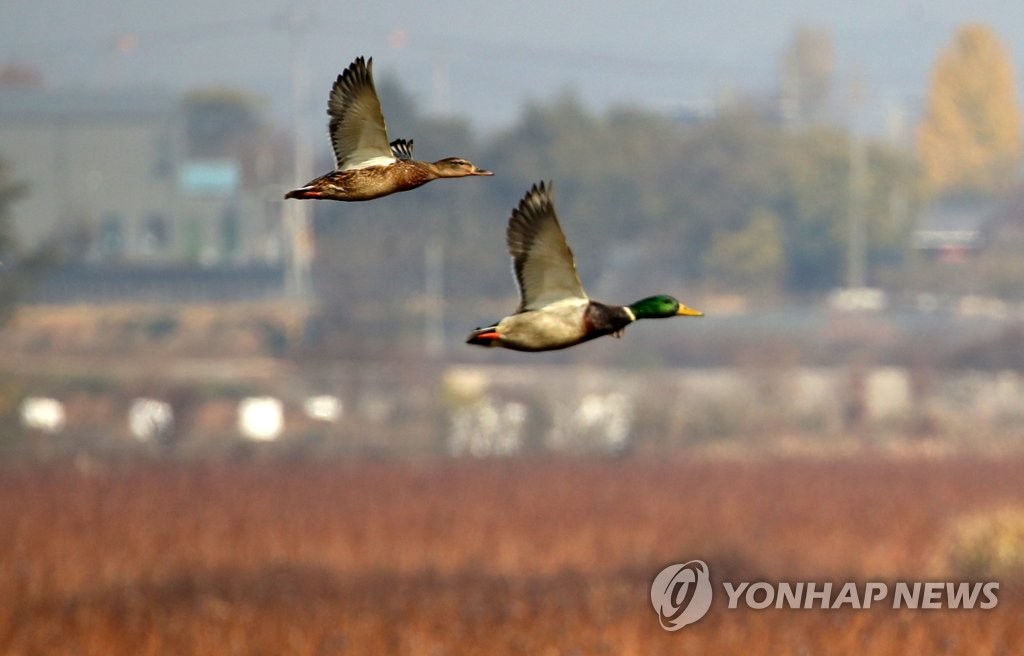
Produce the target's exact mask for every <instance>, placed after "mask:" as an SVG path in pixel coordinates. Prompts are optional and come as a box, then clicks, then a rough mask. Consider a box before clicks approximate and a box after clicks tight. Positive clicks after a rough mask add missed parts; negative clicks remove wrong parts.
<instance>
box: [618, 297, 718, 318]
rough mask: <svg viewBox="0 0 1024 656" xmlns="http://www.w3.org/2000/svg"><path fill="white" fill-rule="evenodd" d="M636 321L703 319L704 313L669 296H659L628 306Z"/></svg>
mask: <svg viewBox="0 0 1024 656" xmlns="http://www.w3.org/2000/svg"><path fill="white" fill-rule="evenodd" d="M629 309H630V310H631V311H632V312H633V316H635V317H636V318H637V319H667V318H668V317H676V316H683V317H703V316H704V313H703V312H701V311H700V310H694V309H693V308H691V307H686V306H685V305H683V304H682V303H680V302H679V301H677V300H676V299H674V298H672V297H671V296H668V295H665V294H660V295H658V296H649V297H647V298H645V299H641V300H639V301H637V302H636V303H633V304H632V305H630V306H629Z"/></svg>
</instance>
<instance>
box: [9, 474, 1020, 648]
mask: <svg viewBox="0 0 1024 656" xmlns="http://www.w3.org/2000/svg"><path fill="white" fill-rule="evenodd" d="M1022 472H1024V459H1022V458H1020V457H1015V458H1011V459H1004V460H1002V461H994V460H982V459H975V460H957V461H954V460H924V459H919V460H904V461H899V462H894V461H886V460H880V459H848V460H842V461H828V462H824V461H811V460H797V459H788V460H785V459H781V460H770V461H761V462H735V461H710V460H687V459H684V458H682V457H677V459H672V460H666V461H653V460H639V459H637V460H630V459H626V460H616V461H611V460H556V461H528V460H516V461H504V462H472V461H430V462H358V461H336V462H324V463H313V462H308V461H306V462H255V461H253V462H218V463H180V462H143V463H118V464H107V463H102V462H94V461H79V462H78V463H77V464H74V463H62V464H46V465H18V466H14V465H11V466H8V467H6V468H4V469H0V498H2V499H3V503H2V504H0V599H2V602H0V653H3V654H10V655H19V656H20V655H25V656H28V655H34V654H81V655H92V654H96V655H101V654H102V655H104V656H107V655H116V654H131V655H133V656H135V655H145V654H211V655H212V654H217V655H223V654H297V655H306V654H308V655H329V654H429V655H444V654H504V653H512V654H519V653H523V654H552V655H554V654H581V655H582V654H637V655H640V654H644V655H646V654H729V653H736V654H787V653H794V654H820V653H830V654H906V653H929V654H975V653H977V654H999V653H1007V654H1009V653H1017V650H1018V649H1019V648H1020V646H1021V645H1024V599H1022V595H1021V594H1020V593H1019V592H1018V590H1019V588H1018V587H1016V586H1015V585H1014V584H1013V582H1012V581H1002V587H1001V589H1000V592H999V604H998V606H997V607H996V608H995V609H992V610H978V609H974V610H907V609H902V610H892V609H891V608H886V607H884V606H882V607H874V608H872V609H870V610H851V609H849V608H847V609H845V610H827V611H826V610H778V609H772V608H769V609H766V610H751V609H739V610H729V609H727V608H726V599H725V598H724V595H721V594H718V590H719V589H720V588H719V589H716V598H715V601H714V604H713V606H712V608H711V611H710V612H709V613H708V615H707V616H706V617H704V619H702V620H701V621H699V622H698V623H696V624H693V625H691V626H688V627H685V628H684V629H682V630H681V631H679V632H676V633H668V632H665V631H663V630H662V629H661V628H660V627H659V625H658V619H657V616H656V615H655V612H654V610H653V609H652V607H651V605H650V600H649V591H650V585H651V581H652V580H653V577H654V575H655V574H656V573H657V572H658V571H659V570H660V569H661V568H662V567H664V566H665V565H667V564H670V563H674V562H684V561H686V560H690V559H693V558H701V559H703V560H705V561H707V562H708V564H709V566H710V568H711V571H712V579H713V580H715V579H728V580H733V581H739V580H749V581H783V580H790V581H796V580H817V581H836V582H840V583H841V582H844V581H860V582H863V581H875V580H880V581H900V580H902V581H914V580H920V581H927V580H958V579H957V577H956V576H954V575H950V574H949V573H948V572H943V571H942V570H941V563H938V561H937V560H936V554H937V553H938V552H937V549H939V546H940V544H941V542H942V536H943V535H944V534H945V532H946V531H947V529H948V526H949V525H950V522H951V521H954V520H955V518H957V517H959V516H961V515H963V514H965V513H970V512H976V511H979V510H986V509H991V508H998V507H1005V506H1008V505H1024V486H1021V484H1020V481H1021V474H1022ZM716 585H717V584H716Z"/></svg>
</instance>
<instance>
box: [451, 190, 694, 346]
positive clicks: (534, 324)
mask: <svg viewBox="0 0 1024 656" xmlns="http://www.w3.org/2000/svg"><path fill="white" fill-rule="evenodd" d="M551 192H552V190H551V183H548V185H547V186H545V185H544V183H543V182H541V183H539V184H535V185H533V187H532V188H531V189H530V191H529V192H527V194H526V195H525V196H524V197H523V199H522V200H521V201H519V207H518V208H516V209H515V210H512V217H511V218H509V220H508V230H507V231H506V233H505V237H506V242H507V244H508V252H509V254H510V255H511V256H512V265H513V269H514V270H515V274H516V282H517V283H518V284H519V298H520V301H519V308H518V309H517V310H516V313H515V314H513V315H511V316H508V317H505V318H504V319H502V320H501V321H499V322H498V323H497V324H496V325H494V326H488V327H487V328H477V329H476V330H474V331H473V332H472V333H471V334H470V335H469V339H467V340H466V342H467V343H469V344H479V345H480V346H501V347H504V348H507V349H513V350H515V351H554V350H556V349H563V348H567V347H569V346H574V345H576V344H579V343H580V342H585V341H587V340H591V339H594V338H595V337H601V336H602V335H615V336H616V337H619V336H621V334H622V331H623V330H624V329H625V328H626V326H628V325H629V324H631V323H633V322H634V321H636V320H638V319H661V318H667V317H674V316H679V315H682V316H687V317H700V316H703V313H702V312H700V311H698V310H694V309H693V308H688V307H686V306H685V305H683V304H681V303H680V302H679V301H677V300H676V299H674V298H672V297H671V296H665V295H660V296H650V297H648V298H645V299H643V300H640V301H637V302H636V303H633V304H632V305H605V304H604V303H600V302H598V301H592V300H590V298H589V297H588V296H587V293H586V292H585V291H583V285H582V284H581V283H580V278H579V276H578V275H577V274H576V263H575V262H574V261H573V257H572V251H570V250H569V245H568V244H567V243H566V241H565V234H563V233H562V228H561V227H560V226H559V225H558V217H557V216H555V206H554V203H553V202H552V200H551Z"/></svg>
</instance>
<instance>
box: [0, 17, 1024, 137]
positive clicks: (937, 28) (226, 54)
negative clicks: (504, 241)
mask: <svg viewBox="0 0 1024 656" xmlns="http://www.w3.org/2000/svg"><path fill="white" fill-rule="evenodd" d="M551 4H554V3H548V2H538V1H536V0H524V1H520V2H516V3H484V2H413V1H411V0H403V1H401V2H394V3H387V2H351V1H347V2H346V1H340V0H336V1H334V2H324V1H320V2H308V3H305V5H303V4H302V3H299V2H296V3H293V4H286V3H281V2H275V1H272V0H223V1H219V2H209V1H199V0H176V1H175V2H162V3H157V2H117V1H114V0H85V1H83V2H80V3H68V2H66V0H59V1H57V0H36V1H34V2H25V1H24V0H0V62H4V61H6V62H10V61H18V62H23V63H27V64H30V65H34V66H36V67H38V68H39V69H40V70H41V71H42V73H43V75H44V79H45V81H46V83H47V84H48V85H50V86H52V87H80V86H90V87H108V88H116V87H123V86H130V85H146V86H150V87H165V88H168V89H170V90H173V91H178V90H183V89H188V88H191V87H196V86H207V85H219V84H230V85H235V86H238V87H242V88H245V89H248V90H251V91H253V92H255V93H258V94H260V95H261V96H263V97H264V98H266V100H267V102H268V105H269V107H270V108H271V110H272V111H273V112H274V113H275V114H276V115H277V116H280V117H282V118H284V117H286V116H287V115H288V112H289V111H290V108H291V96H290V93H291V75H292V69H293V66H292V55H291V49H290V39H289V33H288V26H289V20H288V18H287V17H288V16H289V14H292V15H296V16H304V18H301V20H302V21H303V24H304V25H305V26H306V27H307V28H308V43H309V56H308V58H307V60H306V62H307V63H306V71H307V73H308V75H309V76H310V84H311V93H312V102H313V104H314V106H315V107H316V108H317V109H318V110H319V111H320V115H321V116H322V108H323V106H324V105H325V103H326V96H327V91H328V88H329V86H330V83H331V82H332V80H333V78H334V76H335V75H337V74H338V73H339V72H340V71H341V69H342V68H344V67H345V66H346V65H347V64H348V63H349V62H350V61H351V60H352V59H353V58H354V57H355V56H357V55H360V54H364V55H367V56H371V55H372V56H373V57H374V59H375V72H376V74H377V75H378V77H379V76H381V75H385V74H390V75H393V76H396V77H397V78H398V79H399V81H400V83H401V84H402V86H403V87H404V88H405V89H407V90H408V91H411V92H412V93H413V94H414V96H415V98H416V99H417V100H418V101H419V102H420V103H421V106H422V107H424V108H425V109H427V110H429V111H445V110H450V111H452V112H453V113H455V114H459V115H463V116H466V117H468V118H470V119H471V120H472V121H473V123H474V125H475V126H476V127H478V128H479V129H481V130H491V129H495V128H498V127H501V126H503V125H506V124H508V123H509V122H510V121H511V120H512V119H513V118H514V117H515V116H516V114H517V113H518V111H519V109H520V107H521V106H522V103H523V102H524V100H526V99H528V98H535V99H546V98H550V97H551V96H553V95H555V94H557V93H559V92H561V91H563V90H565V89H572V90H574V91H575V92H576V93H577V94H578V95H579V96H580V97H581V98H582V99H583V100H584V101H585V102H586V103H587V105H588V106H590V107H593V108H595V109H602V108H605V107H607V106H608V105H617V104H624V103H639V104H642V105H646V106H650V107H654V108H669V107H673V106H678V105H680V104H687V103H693V102H695V101H699V100H701V99H709V98H712V97H715V96H717V95H720V94H727V93H729V92H732V91H736V90H739V91H741V92H742V91H747V90H755V91H756V90H763V89H767V88H769V87H770V85H771V84H772V83H773V79H774V75H775V70H776V62H777V59H778V55H779V53H780V51H781V50H782V49H783V48H784V47H785V45H786V44H787V42H788V41H789V39H790V38H791V36H792V33H793V30H794V28H796V27H797V26H799V25H810V26H815V27H825V28H828V29H829V30H830V31H831V33H832V35H833V38H834V41H835V44H836V48H837V55H838V57H837V60H838V61H837V67H838V72H839V74H840V75H841V76H843V79H850V78H851V76H854V75H855V76H856V77H857V78H859V79H861V80H862V81H863V83H864V84H865V85H866V89H867V95H866V100H865V107H866V109H865V110H864V114H866V115H872V116H876V117H877V116H881V115H882V114H883V113H884V111H885V109H886V108H888V107H891V106H896V105H905V106H906V107H907V108H909V110H910V111H911V112H913V111H914V110H915V108H916V107H917V106H918V105H919V103H920V100H921V97H922V95H923V92H924V85H925V81H926V79H927V75H928V70H929V67H930V66H931V63H932V61H933V60H934V58H935V56H936V53H937V52H938V51H939V49H940V48H941V47H942V46H943V45H944V44H945V43H947V42H948V41H949V39H950V38H951V36H952V33H953V30H954V29H955V27H956V26H957V25H958V24H960V23H962V22H965V21H970V20H980V21H983V22H986V23H988V24H990V25H991V26H993V27H994V28H995V29H996V31H997V32H998V33H999V35H1000V36H1001V37H1002V39H1003V42H1004V44H1005V45H1006V46H1007V48H1008V49H1009V50H1010V52H1011V55H1012V56H1013V58H1014V62H1015V65H1016V69H1017V71H1018V73H1019V72H1020V71H1024V61H1021V57H1022V56H1024V43H1022V41H1024V3H1022V4H1020V5H1017V4H1016V3H1007V2H1005V1H1004V0H953V1H950V2H946V3H936V2H929V1H925V0H862V1H861V2H856V3H851V2H847V1H843V2H840V1H838V0H818V1H811V0H801V1H798V2H781V3H780V2H771V3H769V2H765V1H763V0H760V1H758V0H716V1H715V2H700V3H695V2H678V1H671V2H667V1H666V2H662V1H657V2H647V3H610V2H592V3H586V2H563V3H559V4H558V5H557V8H551V7H550V6H549V5H551ZM303 7H304V8H303ZM637 7H639V8H637ZM1019 77H1020V76H1019V75H1018V78H1019ZM843 84H844V85H845V84H846V83H845V82H844V83H843ZM385 111H386V108H385ZM316 120H319V119H316Z"/></svg>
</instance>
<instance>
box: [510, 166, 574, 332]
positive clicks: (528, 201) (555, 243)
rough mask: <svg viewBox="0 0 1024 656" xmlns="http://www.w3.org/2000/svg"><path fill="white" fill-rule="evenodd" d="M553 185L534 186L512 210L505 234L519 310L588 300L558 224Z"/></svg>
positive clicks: (539, 184) (538, 184) (541, 184)
mask: <svg viewBox="0 0 1024 656" xmlns="http://www.w3.org/2000/svg"><path fill="white" fill-rule="evenodd" d="M551 194H552V188H551V183H550V182H549V183H548V184H547V185H545V184H544V183H543V182H540V183H537V184H535V185H533V187H532V188H531V189H530V191H528V192H527V193H526V195H525V196H523V199H522V200H521V201H519V206H518V207H517V208H516V209H514V210H512V216H511V217H510V218H509V220H508V229H507V231H506V233H505V238H506V243H507V244H508V252H509V255H511V256H512V269H513V271H514V272H515V275H516V282H517V283H519V298H520V302H519V309H518V310H517V312H523V311H524V310H537V309H540V308H542V307H544V306H545V305H548V304H549V303H554V302H555V301H561V300H565V299H573V298H576V299H586V298H587V293H586V292H585V291H583V285H582V284H581V283H580V277H579V275H577V273H576V263H575V261H574V260H573V256H572V251H571V250H569V245H568V244H567V243H566V241H565V234H564V233H563V232H562V228H561V226H559V225H558V217H557V216H556V215H555V206H554V203H553V202H552V199H551Z"/></svg>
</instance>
